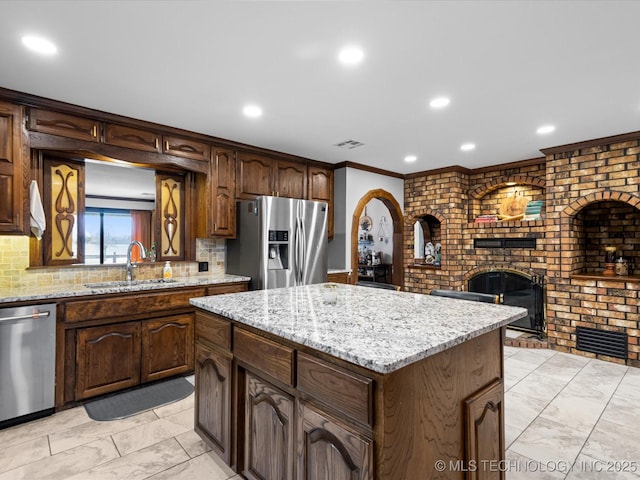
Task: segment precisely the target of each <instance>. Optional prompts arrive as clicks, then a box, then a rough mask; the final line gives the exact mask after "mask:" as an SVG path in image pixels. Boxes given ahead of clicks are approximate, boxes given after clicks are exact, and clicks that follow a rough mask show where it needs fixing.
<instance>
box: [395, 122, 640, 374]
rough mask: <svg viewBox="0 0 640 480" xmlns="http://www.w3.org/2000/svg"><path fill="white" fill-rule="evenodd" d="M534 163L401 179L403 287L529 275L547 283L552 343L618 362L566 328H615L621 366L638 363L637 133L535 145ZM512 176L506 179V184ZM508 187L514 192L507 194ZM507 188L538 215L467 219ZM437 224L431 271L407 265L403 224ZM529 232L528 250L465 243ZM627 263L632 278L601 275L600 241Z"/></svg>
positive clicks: (489, 209)
mask: <svg viewBox="0 0 640 480" xmlns="http://www.w3.org/2000/svg"><path fill="white" fill-rule="evenodd" d="M544 153H545V155H546V157H545V158H541V159H539V160H537V161H535V160H534V161H527V162H520V163H514V164H510V165H507V166H500V165H498V166H496V167H494V168H491V169H480V170H465V169H461V168H458V169H451V170H449V171H436V172H433V173H429V172H425V173H423V174H415V175H412V176H409V177H408V178H406V180H405V199H404V200H405V202H404V203H405V232H404V234H405V237H404V238H405V244H404V262H405V265H404V266H405V278H404V281H405V289H406V290H408V291H412V292H420V293H428V292H429V291H430V290H432V289H434V288H443V289H456V290H466V285H467V281H468V279H469V278H470V277H471V276H473V275H475V274H476V273H481V272H483V271H486V270H489V269H494V268H495V269H509V270H515V271H519V272H522V273H525V274H536V275H538V276H540V277H543V278H544V279H545V280H546V282H547V305H546V318H547V334H548V340H549V346H550V347H551V348H554V349H558V350H562V351H566V352H571V353H576V354H580V355H585V356H589V357H598V358H603V359H605V360H609V361H614V362H617V363H624V362H625V360H621V359H616V358H610V357H606V356H602V355H596V354H592V353H587V352H582V351H579V350H577V349H576V333H575V332H576V327H577V326H588V327H591V328H598V329H602V330H610V331H618V332H625V333H627V335H628V349H629V355H628V359H627V360H626V363H627V364H630V365H635V366H640V356H639V355H640V345H639V340H640V324H639V321H640V318H639V306H640V296H639V293H638V291H639V290H640V272H639V270H640V177H639V172H640V162H639V155H640V132H638V134H637V135H636V136H635V137H634V136H633V135H625V140H624V142H622V141H617V142H614V141H607V140H606V139H605V140H602V141H601V142H588V143H586V142H585V144H584V145H582V146H579V145H574V146H568V147H565V148H561V147H558V148H554V149H545V150H544ZM512 182H515V184H516V185H507V184H510V183H512ZM516 190H517V192H516ZM514 194H517V195H520V196H522V197H524V198H525V199H526V200H544V201H545V207H544V212H543V213H544V217H543V219H541V220H537V221H531V222H522V221H507V222H498V223H486V224H476V223H474V222H473V220H474V218H475V217H476V216H478V215H487V214H496V213H498V212H499V209H500V205H501V204H502V202H503V200H504V199H505V198H507V197H509V196H513V195H514ZM425 215H430V216H432V217H435V218H437V219H438V221H440V222H441V229H440V237H441V238H440V240H439V241H440V243H441V244H442V265H441V267H440V268H434V267H429V266H416V265H415V264H414V258H413V252H414V250H413V247H414V246H413V224H414V222H415V221H416V220H418V219H420V218H421V217H424V216H425ZM496 237H508V238H535V239H536V247H535V249H480V248H479V249H474V248H473V240H474V239H476V238H496ZM607 245H615V246H617V247H618V248H619V250H620V251H621V252H622V253H623V255H624V256H625V257H626V258H628V259H630V260H631V263H632V264H635V266H636V272H635V275H634V276H632V277H604V276H602V268H603V261H604V247H605V246H607Z"/></svg>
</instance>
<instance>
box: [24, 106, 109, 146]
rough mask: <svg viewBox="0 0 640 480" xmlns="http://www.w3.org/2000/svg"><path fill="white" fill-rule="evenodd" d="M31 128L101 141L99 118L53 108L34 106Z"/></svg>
mask: <svg viewBox="0 0 640 480" xmlns="http://www.w3.org/2000/svg"><path fill="white" fill-rule="evenodd" d="M29 130H33V131H35V132H41V133H48V134H50V135H59V136H61V137H67V138H74V139H76V140H84V141H87V142H96V143H97V142H99V141H100V123H99V122H98V121H97V120H94V119H93V118H86V117H78V116H75V115H69V114H66V113H59V112H53V111H51V110H41V109H38V108H32V109H31V111H30V112H29Z"/></svg>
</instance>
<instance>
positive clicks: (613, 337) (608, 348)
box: [576, 327, 628, 360]
mask: <svg viewBox="0 0 640 480" xmlns="http://www.w3.org/2000/svg"><path fill="white" fill-rule="evenodd" d="M576 348H577V349H578V350H582V351H584V352H591V353H598V354H600V355H607V356H609V357H615V358H624V359H625V360H626V359H627V356H628V352H627V334H626V333H622V332H609V331H607V330H598V329H596V328H586V327H577V328H576Z"/></svg>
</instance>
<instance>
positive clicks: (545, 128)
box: [536, 125, 556, 135]
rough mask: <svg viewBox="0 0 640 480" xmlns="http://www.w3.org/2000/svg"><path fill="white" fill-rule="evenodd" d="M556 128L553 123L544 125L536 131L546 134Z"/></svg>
mask: <svg viewBox="0 0 640 480" xmlns="http://www.w3.org/2000/svg"><path fill="white" fill-rule="evenodd" d="M555 129H556V127H554V126H553V125H543V126H542V127H540V128H538V130H536V133H537V134H539V135H544V134H546V133H551V132H553V131H554V130H555Z"/></svg>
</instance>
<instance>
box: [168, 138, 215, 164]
mask: <svg viewBox="0 0 640 480" xmlns="http://www.w3.org/2000/svg"><path fill="white" fill-rule="evenodd" d="M162 140H163V141H162V150H163V152H164V153H168V154H169V155H175V156H177V157H184V158H191V159H193V160H202V161H205V162H208V161H209V157H210V155H211V153H210V152H211V149H210V147H209V145H207V144H206V143H202V142H196V141H195V140H187V139H186V138H180V137H169V136H166V135H164V136H163V137H162Z"/></svg>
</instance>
